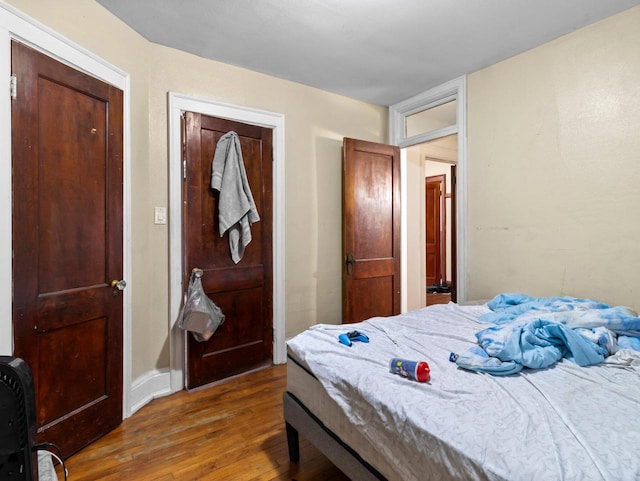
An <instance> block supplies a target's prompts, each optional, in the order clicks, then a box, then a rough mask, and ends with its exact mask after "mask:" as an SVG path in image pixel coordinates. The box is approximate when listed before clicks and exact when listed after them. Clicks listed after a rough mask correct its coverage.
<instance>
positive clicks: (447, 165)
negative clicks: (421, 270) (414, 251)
mask: <svg viewBox="0 0 640 481" xmlns="http://www.w3.org/2000/svg"><path fill="white" fill-rule="evenodd" d="M420 153H421V158H422V159H424V166H425V167H424V169H425V170H424V172H425V217H424V222H425V285H426V287H425V289H426V305H427V306H429V305H431V304H446V303H448V302H449V301H451V300H454V301H455V300H456V299H455V288H456V279H455V275H454V273H455V269H454V263H455V258H456V256H455V253H456V236H455V231H454V230H455V224H454V223H453V222H452V220H453V206H454V205H455V167H456V164H457V161H458V136H457V134H456V135H449V136H447V137H442V138H439V139H436V140H433V141H431V142H426V143H424V144H421V145H420Z"/></svg>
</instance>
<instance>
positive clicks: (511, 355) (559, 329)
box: [456, 294, 640, 376]
mask: <svg viewBox="0 0 640 481" xmlns="http://www.w3.org/2000/svg"><path fill="white" fill-rule="evenodd" d="M487 305H488V307H489V308H490V309H491V310H492V312H490V313H488V314H485V315H483V316H481V317H480V320H481V321H483V322H490V323H493V324H496V325H494V326H491V327H489V328H487V329H484V330H482V331H480V332H478V333H477V334H476V338H477V339H478V345H477V346H474V347H473V348H471V349H470V350H469V351H467V352H466V353H464V354H460V355H458V356H457V359H456V364H457V365H458V366H459V367H461V368H464V369H469V370H472V371H478V372H486V373H489V374H493V375H496V376H506V375H509V374H515V373H517V372H519V371H520V370H522V368H523V367H527V368H531V369H543V368H546V367H549V366H551V365H553V364H554V363H556V362H557V361H559V360H560V359H562V358H563V357H566V358H567V359H569V360H571V361H573V362H575V363H576V364H578V365H579V366H590V365H593V364H598V363H600V362H602V361H603V360H604V359H605V357H607V356H610V355H611V354H614V353H615V352H617V351H618V349H622V348H626V349H635V350H640V318H638V317H637V315H636V313H635V312H633V311H632V310H631V309H628V308H626V307H611V306H609V305H607V304H603V303H601V302H597V301H594V300H591V299H577V298H573V297H546V298H542V297H538V298H533V297H530V296H527V295H525V294H500V295H498V296H496V297H495V298H493V299H492V300H491V301H490V302H489V303H488V304H487Z"/></svg>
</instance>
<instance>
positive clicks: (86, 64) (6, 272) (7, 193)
mask: <svg viewBox="0 0 640 481" xmlns="http://www.w3.org/2000/svg"><path fill="white" fill-rule="evenodd" d="M12 40H16V41H19V42H22V43H24V44H26V45H29V46H30V47H32V48H34V49H36V50H38V51H40V52H42V53H44V54H46V55H48V56H50V57H52V58H53V59H55V60H58V61H60V62H62V63H64V64H67V65H69V66H71V67H73V68H75V69H77V70H80V71H82V72H85V73H87V74H89V75H91V76H93V77H96V78H97V79H99V80H102V81H104V82H106V83H109V84H111V85H113V86H115V87H117V88H119V89H120V90H122V91H123V101H124V105H123V123H124V125H123V182H124V185H123V204H122V205H123V223H124V225H123V273H124V278H125V279H126V280H127V281H129V280H130V279H131V242H130V241H131V201H130V199H131V162H130V154H131V143H130V142H131V141H130V138H131V136H130V115H129V112H130V77H129V75H128V74H127V73H126V72H124V71H123V70H121V69H119V68H118V67H115V66H114V65H112V64H110V63H108V62H107V61H105V60H103V59H102V58H100V57H98V56H97V55H94V54H92V53H91V52H89V51H87V50H86V49H84V48H83V47H81V46H79V45H77V44H76V43H74V42H72V41H71V40H69V39H67V38H65V37H64V36H62V35H60V34H58V33H57V32H55V31H53V30H51V29H49V28H48V27H46V26H44V25H42V24H41V23H39V22H37V21H36V20H34V19H33V18H31V17H29V16H27V15H25V14H24V13H22V12H21V11H19V10H18V9H16V8H14V7H12V6H10V5H7V4H5V3H3V2H0V45H2V48H0V78H4V79H9V77H10V76H11V41H12ZM19 88H20V84H19V81H18V95H19ZM12 162H13V159H12V158H11V98H10V96H9V95H0V354H2V355H9V356H10V355H12V353H13V323H12V308H11V306H12V291H13V281H12V274H13V270H12V240H11V231H12V226H11V222H12V220H11V212H12V206H11V201H12V191H11V165H12ZM131 299H132V297H131V289H130V288H127V289H126V290H125V291H123V319H122V322H123V326H122V327H123V343H122V351H123V352H122V365H123V389H122V395H123V403H122V406H123V413H122V417H123V419H124V418H126V417H129V416H130V415H131V398H132V396H131V375H132V370H131V368H132V364H131Z"/></svg>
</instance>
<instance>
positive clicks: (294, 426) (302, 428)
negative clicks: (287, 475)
mask: <svg viewBox="0 0 640 481" xmlns="http://www.w3.org/2000/svg"><path fill="white" fill-rule="evenodd" d="M283 408H284V419H285V425H286V429H287V444H288V447H289V459H290V461H291V462H294V463H297V462H298V461H299V460H300V448H299V439H298V435H299V434H302V435H303V436H304V437H305V438H306V439H307V440H308V441H309V442H310V443H311V444H313V445H314V446H315V447H316V448H318V450H319V451H320V452H321V453H322V454H324V455H325V456H326V457H327V458H329V460H330V461H331V462H332V463H333V464H335V465H336V467H337V468H338V469H340V470H341V471H342V472H343V473H344V474H346V475H347V476H348V477H349V478H350V479H351V480H352V481H380V480H382V481H386V479H387V478H385V477H384V476H383V475H382V474H380V473H379V472H378V471H377V470H376V469H375V468H374V467H373V466H371V465H370V464H369V463H367V462H366V461H365V460H364V459H362V457H360V455H359V454H358V453H357V452H356V451H355V450H354V449H353V448H351V447H350V446H349V445H347V444H346V443H344V442H343V441H342V440H341V439H340V438H339V437H338V436H337V435H336V434H334V433H333V432H332V431H331V430H330V429H328V428H327V427H326V426H325V425H324V424H323V423H322V421H321V420H320V419H319V418H318V417H316V416H315V415H314V414H313V413H312V412H311V411H310V410H309V409H308V408H307V407H306V406H305V405H304V404H302V402H301V401H300V400H299V399H298V398H297V397H295V396H294V395H293V394H291V393H290V392H288V391H287V392H285V393H284V395H283Z"/></svg>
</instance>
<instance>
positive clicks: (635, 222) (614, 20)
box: [468, 6, 640, 309]
mask: <svg viewBox="0 0 640 481" xmlns="http://www.w3.org/2000/svg"><path fill="white" fill-rule="evenodd" d="M639 132H640V6H639V7H635V8H633V9H631V10H628V11H626V12H623V13H620V14H618V15H615V16H613V17H610V18H608V19H605V20H603V21H601V22H599V23H596V24H594V25H591V26H589V27H586V28H583V29H581V30H578V31H576V32H573V33H571V34H569V35H566V36H564V37H562V38H560V39H557V40H555V41H553V42H550V43H548V44H546V45H543V46H541V47H539V48H536V49H534V50H531V51H528V52H526V53H523V54H521V55H518V56H516V57H513V58H511V59H509V60H506V61H504V62H501V63H498V64H496V65H493V66H491V67H489V68H486V69H484V70H481V71H478V72H476V73H473V74H471V75H470V76H469V77H468V153H469V275H470V285H469V288H470V295H469V297H470V298H471V299H473V298H487V297H491V296H493V295H494V294H497V293H499V292H504V291H507V292H513V291H523V292H527V293H529V294H532V295H573V296H576V297H593V298H596V299H599V300H602V301H605V302H608V303H613V304H623V305H628V306H631V307H633V308H635V309H640V247H639V241H638V239H640V214H639V211H640V188H639V186H640V134H639Z"/></svg>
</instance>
